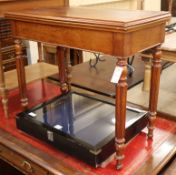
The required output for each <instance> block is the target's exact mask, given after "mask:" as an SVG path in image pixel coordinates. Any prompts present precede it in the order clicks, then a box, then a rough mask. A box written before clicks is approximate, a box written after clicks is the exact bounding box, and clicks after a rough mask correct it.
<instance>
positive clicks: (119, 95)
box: [115, 58, 127, 169]
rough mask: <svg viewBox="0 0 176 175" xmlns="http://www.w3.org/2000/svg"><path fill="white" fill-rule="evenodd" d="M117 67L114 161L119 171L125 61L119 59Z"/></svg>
mask: <svg viewBox="0 0 176 175" xmlns="http://www.w3.org/2000/svg"><path fill="white" fill-rule="evenodd" d="M117 66H119V67H122V68H123V72H122V75H121V77H120V80H119V83H118V84H117V85H116V125H115V127H116V132H115V134H116V138H115V145H116V159H117V166H116V168H117V169H121V168H122V166H123V159H124V148H125V121H126V99H127V82H126V81H127V59H126V58H119V59H118V62H117Z"/></svg>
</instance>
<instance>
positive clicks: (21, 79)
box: [15, 39, 28, 108]
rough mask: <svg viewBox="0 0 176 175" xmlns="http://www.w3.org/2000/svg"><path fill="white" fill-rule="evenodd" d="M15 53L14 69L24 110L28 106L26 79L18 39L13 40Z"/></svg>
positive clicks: (20, 44)
mask: <svg viewBox="0 0 176 175" xmlns="http://www.w3.org/2000/svg"><path fill="white" fill-rule="evenodd" d="M15 52H16V68H17V76H18V86H19V92H20V96H21V104H22V106H23V107H24V108H26V107H27V106H28V98H27V88H26V77H25V69H24V59H23V56H22V42H21V40H19V39H16V40H15Z"/></svg>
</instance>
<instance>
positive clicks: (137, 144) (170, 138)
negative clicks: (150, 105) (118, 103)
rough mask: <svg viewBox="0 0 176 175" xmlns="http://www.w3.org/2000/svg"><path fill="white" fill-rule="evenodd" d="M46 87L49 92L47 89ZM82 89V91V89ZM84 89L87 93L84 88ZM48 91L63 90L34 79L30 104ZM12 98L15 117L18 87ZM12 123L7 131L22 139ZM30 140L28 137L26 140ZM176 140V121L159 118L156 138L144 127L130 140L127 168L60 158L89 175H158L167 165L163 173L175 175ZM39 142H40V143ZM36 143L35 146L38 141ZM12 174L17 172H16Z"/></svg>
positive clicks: (52, 94) (127, 152)
mask: <svg viewBox="0 0 176 175" xmlns="http://www.w3.org/2000/svg"><path fill="white" fill-rule="evenodd" d="M40 86H41V87H40ZM43 87H44V88H43ZM51 89H52V90H51ZM43 90H44V91H45V92H43ZM75 90H78V88H75ZM79 91H81V90H80V89H79ZM82 91H83V92H84V93H85V91H84V90H82ZM47 92H48V93H49V95H50V96H54V95H57V94H58V93H59V91H57V87H55V83H54V84H53V83H51V82H50V83H49V84H48V85H47V86H43V85H42V84H41V83H40V82H34V83H31V84H29V87H28V95H29V96H30V99H29V103H30V105H36V104H37V103H40V102H41V101H42V100H41V99H40V98H41V97H42V96H43V95H44V96H45V99H43V100H47V98H46V96H47ZM89 95H93V96H95V93H93V92H90V93H89ZM96 97H97V98H106V100H109V101H112V102H114V99H112V98H108V99H107V97H104V96H101V95H96ZM10 99H11V100H10V110H11V117H12V116H15V114H16V112H19V111H20V110H21V109H20V108H19V107H18V105H19V102H18V101H19V92H18V90H13V91H11V92H10ZM12 99H13V100H12ZM14 103H15V104H16V105H15V106H14ZM0 115H1V119H2V118H3V116H2V109H1V108H0ZM3 121H4V119H3ZM3 121H1V122H0V127H1V128H2V127H3V126H4V124H3ZM6 122H7V121H6ZM10 122H11V124H12V126H11V127H10V128H5V130H7V132H9V133H11V134H12V135H14V136H15V135H17V136H18V137H19V138H20V137H21V134H19V133H18V131H17V129H16V128H15V124H13V123H12V119H11V120H10ZM15 137H16V136H15ZM18 137H17V138H18ZM23 138H24V136H23ZM25 138H26V140H27V144H33V142H34V141H33V140H31V141H30V142H29V143H28V141H29V138H27V136H25ZM30 139H31V138H30ZM26 140H25V139H24V141H25V142H26ZM175 143H176V123H175V122H174V121H169V120H166V119H162V118H159V117H158V119H157V122H156V129H155V136H154V140H153V141H147V139H146V129H144V131H142V132H141V133H140V134H139V135H138V136H137V137H135V138H134V139H133V140H132V141H130V142H129V143H128V144H127V147H126V153H125V154H126V159H125V162H124V163H125V166H124V169H123V171H120V172H118V173H117V171H116V170H115V168H114V166H115V160H113V161H112V162H110V163H109V164H108V165H107V166H106V167H104V168H97V169H95V168H92V167H90V166H88V165H86V164H84V163H83V162H81V161H78V160H76V159H75V158H72V157H68V156H66V157H60V159H63V163H66V164H68V165H69V166H71V167H74V168H76V169H78V170H79V171H81V172H82V174H87V175H106V174H109V175H123V174H125V175H132V174H133V175H143V174H144V175H149V174H150V175H151V174H153V175H155V174H158V173H159V172H160V171H161V170H162V169H163V168H164V170H165V171H164V170H163V171H162V172H160V173H161V174H162V173H166V174H167V173H170V174H168V175H175V174H171V173H172V172H175V167H176V166H175V165H172V164H171V165H169V164H168V165H167V166H166V164H167V163H168V162H169V160H171V159H172V157H173V156H174V154H175V153H176V148H175ZM37 144H39V143H38V142H37ZM40 145H41V146H40V148H41V149H42V147H44V149H45V150H47V153H48V154H50V152H51V151H50V149H48V147H47V146H46V145H45V146H43V145H42V143H40ZM33 146H34V147H35V144H34V145H33ZM45 147H46V148H45ZM52 152H53V150H52ZM57 152H59V151H54V155H53V156H56V157H57V158H58V156H60V154H57ZM51 154H53V153H51ZM129 155H130V156H129ZM62 156H63V154H62ZM173 163H174V164H175V158H174V160H173ZM166 167H169V169H168V170H167V169H166ZM171 168H172V170H170V169H171ZM2 170H4V169H0V174H2ZM12 172H13V171H12ZM14 172H15V171H14ZM16 173H18V172H16ZM161 174H160V175H161ZM2 175H9V172H8V173H7V174H5V173H4V174H2ZM10 175H13V173H12V174H10ZM15 175H18V174H15ZM20 175H21V174H20Z"/></svg>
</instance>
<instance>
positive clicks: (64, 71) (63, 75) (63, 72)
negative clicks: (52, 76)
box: [57, 47, 71, 93]
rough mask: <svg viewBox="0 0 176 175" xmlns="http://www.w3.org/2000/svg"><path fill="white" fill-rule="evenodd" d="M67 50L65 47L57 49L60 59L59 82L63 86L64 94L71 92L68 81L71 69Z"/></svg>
mask: <svg viewBox="0 0 176 175" xmlns="http://www.w3.org/2000/svg"><path fill="white" fill-rule="evenodd" d="M66 53H67V49H66V48H63V47H57V57H58V67H59V80H60V85H61V90H62V92H64V93H67V92H68V91H69V90H70V85H69V82H68V80H69V81H70V78H71V77H69V76H68V73H70V71H71V69H70V68H68V66H67V54H66ZM65 57H66V58H65Z"/></svg>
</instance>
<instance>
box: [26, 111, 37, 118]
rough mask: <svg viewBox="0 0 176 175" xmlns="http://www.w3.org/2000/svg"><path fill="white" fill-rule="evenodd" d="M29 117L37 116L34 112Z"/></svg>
mask: <svg viewBox="0 0 176 175" xmlns="http://www.w3.org/2000/svg"><path fill="white" fill-rule="evenodd" d="M28 115H30V116H31V117H36V116H37V114H35V113H33V112H30V113H29V114H28Z"/></svg>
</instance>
